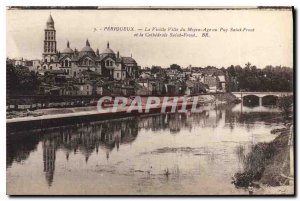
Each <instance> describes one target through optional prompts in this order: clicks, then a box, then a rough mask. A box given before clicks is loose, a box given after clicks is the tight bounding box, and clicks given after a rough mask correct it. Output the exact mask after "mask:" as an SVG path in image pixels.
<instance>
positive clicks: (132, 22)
mask: <svg viewBox="0 0 300 201" xmlns="http://www.w3.org/2000/svg"><path fill="white" fill-rule="evenodd" d="M50 13H51V15H52V17H53V19H54V22H55V29H56V37H57V48H58V50H62V49H64V48H65V47H66V44H67V41H70V47H71V48H72V49H74V48H77V49H78V50H81V49H82V48H83V47H84V46H85V42H86V39H87V38H88V39H89V42H90V44H91V47H92V48H93V49H94V50H96V49H97V48H99V51H100V53H101V52H102V51H104V49H105V48H106V44H107V41H109V43H110V48H111V49H113V50H114V51H115V52H117V51H119V52H120V55H121V56H131V55H132V57H133V58H134V59H135V60H136V61H137V63H138V65H140V66H142V67H146V66H148V67H151V66H152V65H157V66H162V67H168V66H170V65H171V64H173V63H176V64H178V65H180V66H182V67H187V66H189V65H192V66H201V67H204V66H208V65H210V66H216V67H223V66H224V67H228V66H230V65H241V66H244V65H245V64H246V63H247V62H250V63H252V64H254V65H256V66H257V67H258V68H263V67H265V66H266V65H273V66H277V65H282V66H288V67H293V21H292V12H291V11H288V10H280V11H278V10H277V11H276V10H260V11H258V10H7V11H6V54H7V56H8V57H10V58H18V57H23V58H26V59H41V57H42V50H43V39H44V29H45V27H46V21H47V19H48V17H49V14H50ZM108 26H113V27H119V26H120V27H134V28H135V30H136V31H135V32H117V31H104V30H103V29H104V27H108ZM146 27H148V28H150V29H152V28H153V27H156V28H166V29H168V28H169V27H174V28H181V27H183V28H185V29H187V28H188V27H191V28H195V29H204V28H211V29H212V28H213V29H217V32H210V33H209V37H202V36H201V34H202V32H201V33H196V35H197V37H187V38H186V37H180V38H179V37H176V38H171V37H167V38H165V37H134V33H137V32H139V31H138V30H137V29H143V30H144V29H145V28H146ZM94 28H97V29H99V28H101V29H102V30H101V31H99V30H98V31H94ZM221 28H224V29H226V28H227V29H229V30H230V29H231V28H241V29H244V28H246V29H254V32H248V31H246V32H230V31H227V32H223V31H220V29H221ZM140 32H142V33H144V34H145V33H146V32H145V31H140ZM156 33H163V32H156ZM169 33H171V32H167V34H169ZM172 33H175V32H172ZM177 33H178V32H177Z"/></svg>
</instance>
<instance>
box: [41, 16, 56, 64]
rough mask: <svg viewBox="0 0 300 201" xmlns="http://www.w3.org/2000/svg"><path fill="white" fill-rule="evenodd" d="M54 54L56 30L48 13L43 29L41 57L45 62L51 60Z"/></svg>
mask: <svg viewBox="0 0 300 201" xmlns="http://www.w3.org/2000/svg"><path fill="white" fill-rule="evenodd" d="M54 55H56V31H55V28H54V21H53V18H52V16H51V14H50V16H49V18H48V20H47V23H46V29H45V38H44V51H43V59H44V61H45V62H52V60H53V57H52V56H54Z"/></svg>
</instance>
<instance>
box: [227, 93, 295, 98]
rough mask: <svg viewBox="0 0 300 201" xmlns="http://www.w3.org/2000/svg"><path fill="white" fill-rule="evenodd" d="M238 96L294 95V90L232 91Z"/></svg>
mask: <svg viewBox="0 0 300 201" xmlns="http://www.w3.org/2000/svg"><path fill="white" fill-rule="evenodd" d="M232 94H233V95H235V96H236V97H237V98H243V97H244V96H250V95H252V96H257V97H259V98H263V97H265V96H276V97H280V96H287V95H288V96H290V95H293V93H292V92H232Z"/></svg>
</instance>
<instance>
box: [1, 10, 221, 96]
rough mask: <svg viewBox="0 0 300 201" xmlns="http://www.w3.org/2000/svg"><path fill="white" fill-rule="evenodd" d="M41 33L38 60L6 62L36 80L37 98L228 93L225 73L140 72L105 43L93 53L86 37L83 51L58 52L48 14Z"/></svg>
mask: <svg viewBox="0 0 300 201" xmlns="http://www.w3.org/2000/svg"><path fill="white" fill-rule="evenodd" d="M44 35H45V36H44V41H43V43H42V44H43V53H42V59H41V60H38V59H36V60H27V59H23V58H14V59H10V58H7V61H6V62H7V66H8V67H12V68H18V69H21V72H23V73H24V74H26V73H29V74H31V75H32V76H36V79H37V83H36V84H38V88H36V89H35V90H34V91H35V92H34V93H35V94H38V95H58V96H60V95H62V96H68V95H80V96H91V95H100V96H103V95H123V96H130V95H143V96H148V95H191V94H198V93H206V92H225V90H226V74H225V73H224V72H223V71H221V70H219V69H217V68H215V67H208V68H200V67H192V66H188V67H186V68H181V67H180V66H179V65H177V64H172V65H170V66H168V67H166V66H152V67H151V68H149V67H144V68H141V66H139V65H138V63H137V62H136V60H135V59H134V58H133V57H132V54H131V56H121V54H120V52H119V51H117V53H115V51H114V50H112V49H111V47H110V43H109V42H107V45H106V48H104V50H103V51H99V49H98V48H97V49H96V51H94V49H93V48H92V45H91V43H90V41H89V40H88V39H87V40H86V42H85V46H84V47H83V48H82V49H81V50H78V49H76V48H74V49H72V48H71V45H70V42H69V41H67V44H66V47H65V48H64V49H63V50H61V51H59V50H57V41H56V30H55V26H54V20H53V18H52V16H51V15H50V16H49V19H48V20H47V22H46V28H45V30H44ZM8 71H9V69H8ZM30 91H31V92H32V90H30Z"/></svg>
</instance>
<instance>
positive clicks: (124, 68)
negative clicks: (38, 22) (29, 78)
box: [33, 14, 139, 80]
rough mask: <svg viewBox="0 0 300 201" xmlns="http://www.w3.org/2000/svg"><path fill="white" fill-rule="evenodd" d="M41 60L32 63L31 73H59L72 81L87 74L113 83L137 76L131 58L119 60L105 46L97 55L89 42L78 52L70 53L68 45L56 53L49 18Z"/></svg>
mask: <svg viewBox="0 0 300 201" xmlns="http://www.w3.org/2000/svg"><path fill="white" fill-rule="evenodd" d="M44 31H45V37H44V43H43V47H44V48H43V54H42V60H41V61H39V60H35V61H33V70H34V71H36V72H39V73H41V74H44V72H46V71H51V70H63V71H64V73H65V74H68V75H69V76H73V77H76V76H78V75H79V74H80V73H81V72H82V71H85V70H90V71H94V72H97V73H99V74H100V75H103V76H105V77H110V78H112V79H115V80H124V79H126V78H134V77H135V75H136V74H137V72H138V68H139V67H138V65H137V62H136V61H135V60H134V59H133V58H132V57H122V56H121V55H120V54H119V51H118V52H117V53H115V52H114V51H113V50H112V49H111V48H110V46H109V42H108V43H107V46H106V49H105V50H104V51H103V52H100V51H99V49H97V50H96V51H94V50H93V48H92V47H91V44H90V42H89V40H88V39H87V40H86V42H85V46H84V47H83V48H82V49H81V50H80V51H79V50H77V49H76V48H75V49H72V48H71V45H70V43H69V41H68V42H67V44H66V47H65V48H64V49H63V50H62V51H58V50H57V42H56V30H55V27H54V20H53V18H52V16H51V14H50V16H49V19H48V20H47V23H46V29H45V30H44Z"/></svg>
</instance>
